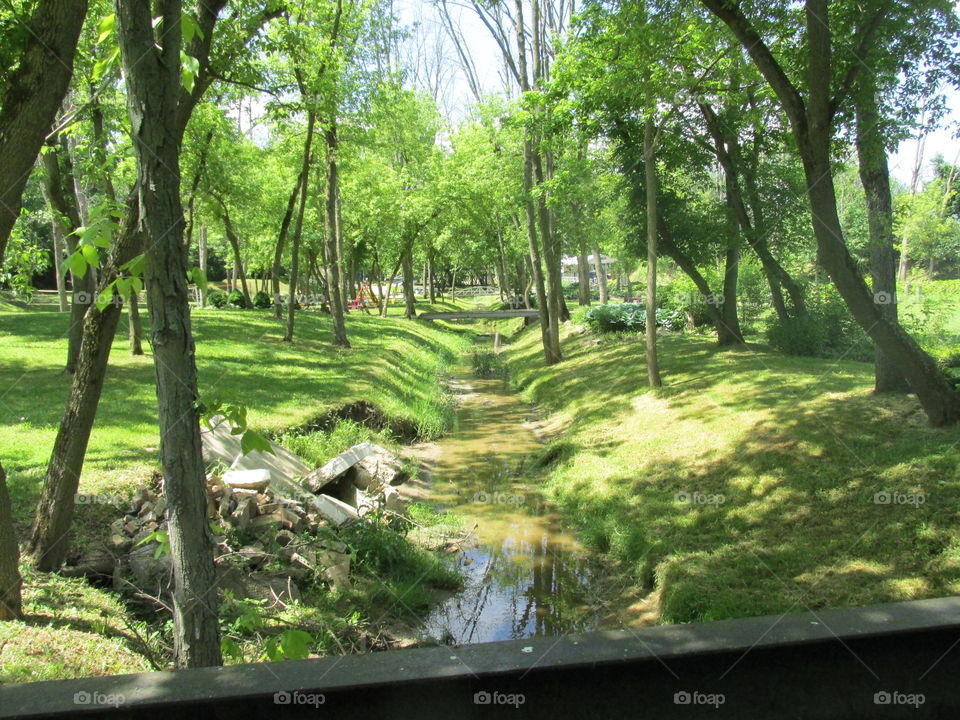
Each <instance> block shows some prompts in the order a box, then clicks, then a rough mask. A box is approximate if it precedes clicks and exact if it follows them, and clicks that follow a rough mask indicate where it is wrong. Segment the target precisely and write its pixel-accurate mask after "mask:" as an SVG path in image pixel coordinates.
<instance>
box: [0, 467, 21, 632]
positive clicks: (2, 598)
mask: <svg viewBox="0 0 960 720" xmlns="http://www.w3.org/2000/svg"><path fill="white" fill-rule="evenodd" d="M22 585H23V580H22V579H21V577H20V548H19V546H18V545H17V536H16V533H14V531H13V507H12V506H11V504H10V493H9V492H8V491H7V474H6V473H5V472H4V470H3V465H0V620H16V619H17V618H19V617H20V614H21V612H22V601H21V599H20V588H21V587H22Z"/></svg>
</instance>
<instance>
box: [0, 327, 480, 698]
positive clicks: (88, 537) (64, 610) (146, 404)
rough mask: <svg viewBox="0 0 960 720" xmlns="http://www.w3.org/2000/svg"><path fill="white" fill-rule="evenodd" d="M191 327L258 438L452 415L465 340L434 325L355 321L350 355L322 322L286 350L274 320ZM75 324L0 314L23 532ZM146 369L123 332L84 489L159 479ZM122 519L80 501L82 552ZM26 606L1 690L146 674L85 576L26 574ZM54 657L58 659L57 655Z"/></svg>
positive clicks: (2, 384) (12, 467) (121, 625)
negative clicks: (361, 407) (360, 411)
mask: <svg viewBox="0 0 960 720" xmlns="http://www.w3.org/2000/svg"><path fill="white" fill-rule="evenodd" d="M193 317H194V322H193V327H194V333H195V336H196V340H197V357H198V368H199V378H200V389H201V393H204V392H214V391H215V392H219V393H222V394H224V396H226V397H228V398H233V399H236V400H238V401H240V402H243V403H245V404H246V405H247V406H248V408H249V411H250V421H251V424H252V425H253V426H254V427H257V428H258V429H263V430H282V429H284V428H287V427H292V426H296V425H298V424H301V423H304V422H306V421H309V420H311V419H313V418H315V417H317V416H318V415H321V414H322V413H323V412H325V411H327V410H330V409H332V408H336V407H339V406H341V405H344V404H346V403H349V402H351V401H354V400H367V401H371V402H373V403H374V404H376V405H378V406H379V407H380V408H381V409H382V410H384V411H385V412H386V413H387V414H388V415H391V416H393V417H398V418H406V419H409V420H412V421H414V422H415V423H417V424H418V426H419V427H421V429H422V430H423V431H424V432H425V433H428V434H429V433H436V432H438V431H440V430H441V429H442V427H443V424H444V422H445V421H446V419H447V415H448V413H449V408H448V407H447V406H446V404H445V401H444V396H443V394H442V393H440V392H438V373H440V372H441V371H442V369H443V366H444V364H445V362H446V359H448V358H450V357H452V356H453V355H454V354H456V353H458V352H460V351H461V350H462V349H463V347H464V343H465V341H464V340H463V339H462V338H460V337H459V336H457V335H455V334H452V333H449V332H444V331H443V330H442V329H440V328H437V327H435V326H432V325H430V324H429V323H417V322H408V321H405V320H401V319H399V318H397V317H390V318H386V319H383V318H378V317H374V316H369V315H364V314H360V313H352V314H351V315H350V316H349V318H348V321H347V330H348V334H349V337H350V340H351V342H352V344H353V348H352V349H350V350H334V349H332V348H331V346H330V345H329V340H330V337H331V329H330V321H329V318H328V317H327V316H322V315H318V314H314V313H309V312H303V313H300V314H299V315H298V320H297V339H296V342H294V343H293V344H287V343H283V342H281V337H282V328H281V327H280V325H279V324H278V323H276V322H274V321H273V320H272V319H271V318H270V316H269V315H268V313H266V312H256V313H254V312H240V311H229V310H227V311H217V310H205V311H195V312H194V316H193ZM67 322H68V318H67V317H66V316H65V315H61V314H59V313H57V312H46V311H37V310H30V311H22V310H13V311H9V310H7V311H0V457H2V460H3V464H4V467H5V469H6V470H7V473H8V480H9V484H10V488H11V493H12V496H13V502H14V510H15V518H16V523H17V526H18V530H19V531H20V533H21V535H23V534H24V533H25V532H26V531H27V529H28V527H29V523H30V521H31V520H32V513H33V507H34V505H35V503H36V499H37V497H38V495H39V489H40V482H41V480H42V477H43V473H44V470H45V467H46V462H47V460H48V458H49V454H50V449H51V446H52V443H53V439H54V437H55V434H56V427H57V423H58V422H59V418H60V414H61V413H62V411H63V407H64V403H65V399H66V396H67V392H68V382H69V379H68V377H67V376H65V375H64V374H63V373H62V369H61V368H62V364H63V361H64V358H65V356H66V340H65V332H66V330H67ZM152 363H153V360H152V357H151V356H150V355H149V354H148V355H146V356H142V357H131V356H130V355H129V354H128V343H127V340H126V328H125V327H121V329H120V331H119V332H118V336H117V340H116V342H115V343H114V348H113V354H112V356H111V362H110V369H109V371H108V377H107V381H106V384H105V388H104V393H103V399H102V401H101V405H100V410H99V413H98V417H97V422H96V425H95V426H94V431H93V436H92V438H91V441H90V446H89V449H88V452H87V462H86V465H85V467H84V472H83V477H82V480H81V486H80V491H81V492H82V493H89V494H106V495H110V496H119V497H122V498H127V497H129V496H130V494H131V493H132V491H133V490H134V488H135V487H137V486H138V485H141V484H143V483H144V482H145V481H146V480H147V479H148V478H149V476H150V473H151V472H152V471H153V470H155V469H157V464H158V453H157V452H156V448H157V445H158V443H159V434H158V430H157V419H156V399H155V396H154V389H153V365H152ZM115 514H116V510H115V509H114V508H113V507H112V506H110V505H92V504H85V505H78V506H77V513H76V518H75V523H74V536H75V537H74V540H75V545H80V544H84V543H86V542H88V541H94V540H96V539H97V538H102V536H103V529H104V527H105V525H106V524H107V523H108V522H109V521H110V520H112V519H113V518H114V517H115V516H116V515H115ZM54 585H56V588H55V590H50V588H52V587H54ZM51 593H52V594H51ZM25 602H26V610H27V613H28V615H29V616H30V617H29V618H28V620H26V621H25V622H23V623H0V661H2V662H0V665H2V666H3V668H4V669H3V671H2V672H0V682H19V681H24V680H31V679H32V680H38V679H48V678H57V677H78V676H84V675H93V674H104V673H112V672H126V671H135V670H141V669H146V668H147V666H146V664H145V661H144V658H143V657H142V656H140V655H138V654H136V653H135V652H132V651H131V650H130V649H128V648H131V647H139V646H142V643H139V642H138V640H137V638H136V633H134V632H133V631H132V630H130V628H129V627H127V623H128V622H130V619H129V618H128V617H126V616H125V614H124V613H123V609H122V608H121V607H120V606H119V605H118V604H117V602H116V600H115V599H114V598H113V596H111V595H110V594H108V593H105V592H103V591H101V590H98V589H96V588H94V587H92V586H90V585H89V584H88V583H86V582H84V581H81V580H66V579H57V578H53V579H51V578H49V577H48V576H36V577H34V576H32V575H30V574H28V576H27V586H26V588H25ZM51 654H52V655H51ZM58 654H59V657H60V658H61V659H60V660H58V661H54V660H53V659H51V658H53V657H54V656H55V655H58Z"/></svg>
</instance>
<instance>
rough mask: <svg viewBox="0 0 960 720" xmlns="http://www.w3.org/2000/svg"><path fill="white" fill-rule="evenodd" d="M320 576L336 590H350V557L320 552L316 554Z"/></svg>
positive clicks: (324, 551)
mask: <svg viewBox="0 0 960 720" xmlns="http://www.w3.org/2000/svg"><path fill="white" fill-rule="evenodd" d="M316 561H317V565H318V568H322V570H321V575H322V576H323V578H324V580H326V581H327V582H329V583H330V584H331V585H332V586H333V587H334V588H335V589H337V590H349V589H350V556H349V555H343V554H341V553H336V552H330V551H326V550H320V551H318V552H317V554H316Z"/></svg>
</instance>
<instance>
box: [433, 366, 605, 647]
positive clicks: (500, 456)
mask: <svg viewBox="0 0 960 720" xmlns="http://www.w3.org/2000/svg"><path fill="white" fill-rule="evenodd" d="M451 391H452V392H454V393H455V394H457V395H458V396H459V398H458V403H459V404H458V410H457V422H456V426H455V428H454V429H453V431H452V432H450V433H449V434H448V435H447V436H446V437H444V438H442V439H441V440H439V441H438V442H437V443H435V444H433V445H432V447H431V451H430V452H429V453H427V454H425V455H424V456H423V459H424V460H425V461H426V465H427V467H428V475H427V477H426V480H427V485H426V487H425V488H424V490H425V493H426V498H427V499H429V500H430V501H431V502H432V503H433V504H434V505H435V506H437V507H438V508H440V509H445V510H452V511H454V512H456V513H457V514H458V515H460V516H462V517H463V518H464V520H465V527H466V528H467V529H470V528H473V530H472V531H471V535H470V538H469V540H468V541H467V542H465V543H462V545H461V552H458V553H457V554H456V556H455V559H453V560H452V561H453V562H455V563H456V564H457V565H458V567H459V569H460V570H461V572H463V574H464V576H465V578H466V586H465V588H464V590H462V591H460V592H459V593H456V594H454V595H453V596H451V597H449V598H448V599H447V600H446V601H444V602H442V603H441V604H438V605H436V606H435V607H434V608H433V609H432V611H431V612H430V614H429V615H428V616H427V617H426V619H425V624H426V627H425V628H424V629H423V630H422V634H423V635H424V636H432V637H434V638H438V639H440V638H442V639H444V640H446V641H448V642H453V643H456V644H470V643H480V642H490V641H495V640H507V639H511V638H522V637H530V636H543V635H559V634H564V633H568V632H577V631H584V630H591V629H598V628H600V626H601V625H602V622H601V620H600V616H601V615H600V613H598V612H597V611H595V610H594V609H593V608H595V607H596V606H597V603H596V598H594V597H592V594H593V593H596V592H597V591H598V588H597V586H596V583H594V582H592V581H593V580H594V579H595V577H596V575H597V573H598V568H597V567H596V564H595V563H592V562H591V561H590V560H589V559H588V557H587V553H586V552H585V551H584V549H583V548H582V547H581V546H580V545H579V544H578V543H577V541H576V540H575V539H574V537H573V536H572V534H571V533H570V532H569V531H567V530H566V529H564V527H563V526H562V524H561V522H560V517H559V515H558V513H557V512H556V510H555V509H554V508H552V507H551V506H550V505H549V504H548V503H546V502H545V501H544V500H543V498H542V496H541V495H540V494H539V493H538V492H537V488H536V473H534V472H531V471H530V470H531V468H530V465H531V459H532V458H533V456H534V455H535V454H536V453H537V452H538V451H540V450H542V447H543V446H542V444H541V443H540V442H539V441H538V440H537V437H536V435H535V434H534V430H533V426H534V425H533V424H534V422H535V420H536V418H535V417H534V415H533V413H532V410H531V408H530V407H529V406H528V405H527V404H525V403H524V402H523V401H522V399H521V398H520V397H519V396H517V395H515V394H514V393H512V392H511V390H510V386H509V384H508V383H507V382H506V381H505V380H503V379H500V378H495V379H478V378H474V377H473V376H472V373H470V372H469V369H468V368H465V367H464V368H462V369H461V370H460V371H459V372H458V374H457V377H456V378H454V379H453V380H452V381H451ZM525 466H526V468H525Z"/></svg>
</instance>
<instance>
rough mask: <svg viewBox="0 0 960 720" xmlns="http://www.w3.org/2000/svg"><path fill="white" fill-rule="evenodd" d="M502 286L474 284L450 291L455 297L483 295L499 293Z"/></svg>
mask: <svg viewBox="0 0 960 720" xmlns="http://www.w3.org/2000/svg"><path fill="white" fill-rule="evenodd" d="M499 294H500V288H498V287H495V286H493V285H474V286H471V287H463V288H454V289H453V290H451V291H450V295H452V296H453V297H481V296H483V295H499Z"/></svg>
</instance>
